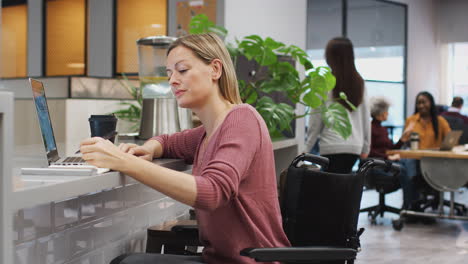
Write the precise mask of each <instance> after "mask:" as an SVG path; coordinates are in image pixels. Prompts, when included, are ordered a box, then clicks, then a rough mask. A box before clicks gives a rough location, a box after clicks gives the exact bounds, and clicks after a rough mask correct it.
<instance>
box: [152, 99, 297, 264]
mask: <svg viewBox="0 0 468 264" xmlns="http://www.w3.org/2000/svg"><path fill="white" fill-rule="evenodd" d="M205 136H206V133H205V129H204V127H203V126H200V127H198V128H194V129H190V130H185V131H182V132H179V133H175V134H172V135H162V136H157V137H154V139H156V140H158V141H159V142H161V144H162V145H163V148H164V157H165V158H183V159H184V160H185V161H186V162H187V163H190V164H192V163H193V169H192V174H193V175H194V177H195V180H196V184H197V198H196V202H195V210H196V215H197V220H198V224H199V234H200V241H201V242H202V243H203V245H204V246H205V248H204V250H203V259H204V261H205V262H206V263H209V264H212V263H213V264H214V263H216V264H230V263H232V264H234V263H235V264H240V263H256V262H255V261H254V260H252V259H250V258H247V257H242V256H240V255H239V252H240V251H241V250H242V249H244V248H248V247H284V246H289V245H290V244H289V241H288V239H287V237H286V235H285V234H284V232H283V228H282V224H281V214H280V209H279V204H278V195H277V189H276V174H275V164H274V157H273V146H272V143H271V139H270V136H269V134H268V129H267V127H266V125H265V122H264V121H263V119H262V117H261V116H260V115H259V114H258V113H257V111H256V110H255V109H254V108H253V107H252V106H250V105H247V104H242V105H237V106H235V107H234V108H233V109H232V110H231V111H230V112H229V113H228V114H227V116H226V118H225V119H224V121H223V123H222V124H221V125H220V126H219V127H218V128H217V130H216V131H215V132H214V133H213V135H212V136H211V138H210V140H209V141H208V144H207V146H206V151H205V153H204V155H203V156H199V155H198V152H199V149H200V146H201V142H202V140H203V138H204V137H205Z"/></svg>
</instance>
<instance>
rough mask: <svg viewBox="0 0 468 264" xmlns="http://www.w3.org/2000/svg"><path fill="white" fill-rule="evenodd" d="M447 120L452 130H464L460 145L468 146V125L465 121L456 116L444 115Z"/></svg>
mask: <svg viewBox="0 0 468 264" xmlns="http://www.w3.org/2000/svg"><path fill="white" fill-rule="evenodd" d="M442 117H443V118H445V120H447V122H448V123H449V126H450V128H451V129H452V130H462V131H463V134H462V136H461V137H460V141H459V142H458V143H459V144H468V125H467V124H465V121H464V120H463V119H461V118H459V117H456V116H449V115H442Z"/></svg>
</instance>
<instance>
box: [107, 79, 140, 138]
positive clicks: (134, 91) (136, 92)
mask: <svg viewBox="0 0 468 264" xmlns="http://www.w3.org/2000/svg"><path fill="white" fill-rule="evenodd" d="M122 78H123V79H118V82H119V83H120V85H122V86H123V87H125V89H126V90H127V91H128V93H129V94H130V95H131V96H132V97H133V99H135V100H136V104H134V103H130V102H121V103H119V105H122V106H127V108H124V109H120V110H118V111H115V112H113V114H114V115H115V116H116V117H117V118H118V119H122V120H126V121H128V122H129V123H131V124H132V125H131V127H130V128H129V129H130V131H131V132H137V131H138V129H139V128H140V121H141V108H142V105H143V97H142V89H141V86H134V85H132V83H131V82H130V81H129V80H128V78H127V76H126V75H125V74H122Z"/></svg>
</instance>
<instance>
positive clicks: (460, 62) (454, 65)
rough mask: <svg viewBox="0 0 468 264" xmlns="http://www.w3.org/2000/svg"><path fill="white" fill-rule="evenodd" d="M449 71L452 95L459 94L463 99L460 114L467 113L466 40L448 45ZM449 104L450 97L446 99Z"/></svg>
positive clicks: (467, 74)
mask: <svg viewBox="0 0 468 264" xmlns="http://www.w3.org/2000/svg"><path fill="white" fill-rule="evenodd" d="M449 50H450V53H449V72H450V73H451V76H450V78H449V79H450V83H449V85H450V86H451V89H452V94H453V96H461V97H462V98H463V100H464V104H463V109H462V111H461V112H462V114H464V115H468V42H464V43H452V44H450V45H449ZM448 102H449V104H450V103H451V102H452V98H449V100H448Z"/></svg>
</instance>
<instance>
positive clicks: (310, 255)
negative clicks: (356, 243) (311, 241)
mask: <svg viewBox="0 0 468 264" xmlns="http://www.w3.org/2000/svg"><path fill="white" fill-rule="evenodd" d="M240 254H241V256H246V257H250V258H253V259H255V261H260V262H270V261H281V262H283V261H284V262H290V261H291V262H294V261H298V262H299V261H319V260H321V261H326V260H349V259H355V258H356V254H357V250H356V249H353V248H339V247H284V248H246V249H243V250H241V252H240Z"/></svg>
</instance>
